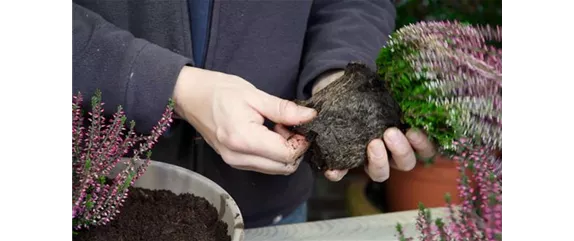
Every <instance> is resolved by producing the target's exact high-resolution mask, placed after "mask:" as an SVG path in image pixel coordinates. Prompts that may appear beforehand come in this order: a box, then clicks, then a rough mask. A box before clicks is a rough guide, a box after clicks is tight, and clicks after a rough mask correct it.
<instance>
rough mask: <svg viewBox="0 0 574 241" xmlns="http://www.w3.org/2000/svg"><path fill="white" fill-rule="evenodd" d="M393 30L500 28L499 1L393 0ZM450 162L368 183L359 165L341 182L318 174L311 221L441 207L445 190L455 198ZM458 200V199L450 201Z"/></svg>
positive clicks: (310, 201) (454, 176)
mask: <svg viewBox="0 0 574 241" xmlns="http://www.w3.org/2000/svg"><path fill="white" fill-rule="evenodd" d="M394 3H395V7H396V8H397V20H396V25H397V26H396V28H400V27H402V26H405V25H407V24H410V23H415V22H418V21H430V20H457V21H459V22H466V23H470V24H488V25H500V26H502V0H395V1H394ZM456 176H458V172H457V170H456V169H455V166H454V162H452V161H451V160H448V159H446V158H442V157H439V158H437V159H436V160H435V164H434V165H432V166H431V167H425V166H423V165H417V167H415V169H414V170H412V171H410V172H400V171H394V170H392V169H391V174H390V178H389V179H388V180H387V181H385V182H384V183H375V182H371V181H370V180H369V178H368V176H366V175H365V173H364V171H363V169H362V168H357V169H355V170H352V171H350V172H349V174H347V176H346V177H345V178H344V179H343V180H341V181H339V182H330V181H328V180H327V179H325V177H324V176H322V175H317V181H316V183H315V192H314V194H313V196H312V197H311V199H310V200H309V214H308V215H309V217H308V218H309V221H317V220H325V219H333V218H343V217H349V216H362V215H371V214H378V213H388V212H396V211H403V210H412V209H416V208H417V205H418V203H419V202H423V203H424V204H425V205H426V206H427V207H440V206H444V204H445V202H444V198H443V194H444V193H451V194H452V196H453V197H456V185H457V183H456ZM453 201H454V202H455V203H456V202H457V201H458V200H456V199H453Z"/></svg>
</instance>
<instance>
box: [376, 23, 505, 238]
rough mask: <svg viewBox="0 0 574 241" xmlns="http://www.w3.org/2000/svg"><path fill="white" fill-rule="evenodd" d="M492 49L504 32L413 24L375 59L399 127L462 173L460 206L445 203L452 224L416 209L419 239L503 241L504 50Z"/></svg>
mask: <svg viewBox="0 0 574 241" xmlns="http://www.w3.org/2000/svg"><path fill="white" fill-rule="evenodd" d="M490 42H502V27H498V26H497V27H490V26H472V25H469V24H462V23H458V22H419V23H417V24H411V25H408V26H405V27H402V28H400V29H398V30H397V31H395V33H393V34H392V35H391V37H390V39H389V41H388V44H387V46H386V47H385V48H383V50H382V51H381V54H380V56H379V59H378V60H377V62H378V66H379V70H378V73H379V75H380V76H381V78H382V79H384V80H385V82H386V83H387V85H388V86H387V87H388V89H389V90H390V91H391V93H392V95H393V98H394V99H395V100H396V101H397V102H398V103H399V105H400V106H401V110H402V111H403V116H402V121H403V122H404V123H406V124H407V125H409V126H411V127H418V128H422V129H423V130H424V131H425V132H426V134H427V135H428V136H429V138H431V140H432V141H433V142H435V143H437V144H438V147H439V151H440V152H441V153H442V154H445V155H447V156H449V157H451V158H452V159H453V160H455V161H457V164H458V166H459V171H460V173H461V179H460V180H458V181H459V196H460V197H461V199H462V200H463V203H462V204H461V205H460V206H457V207H455V206H454V205H452V204H451V203H450V197H447V198H446V199H447V208H448V210H449V215H450V217H449V218H446V219H444V220H442V219H437V220H434V221H433V219H432V217H431V215H430V212H429V211H428V209H427V208H425V207H424V206H421V207H420V213H419V218H418V220H417V229H418V230H419V232H420V236H419V239H420V240H449V241H450V240H456V241H458V240H488V241H490V240H501V239H502V155H501V154H500V153H501V150H502V49H498V48H496V47H494V46H492V45H491V44H490ZM467 169H468V170H471V171H472V176H470V177H468V176H466V175H465V171H466V170H467ZM475 189H476V190H475ZM439 195H440V194H439ZM397 231H398V236H399V238H400V239H401V240H409V238H405V234H404V233H403V231H402V229H399V228H397Z"/></svg>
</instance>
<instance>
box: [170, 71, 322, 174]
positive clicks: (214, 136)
mask: <svg viewBox="0 0 574 241" xmlns="http://www.w3.org/2000/svg"><path fill="white" fill-rule="evenodd" d="M173 99H174V102H175V112H176V113H177V114H178V115H179V116H180V117H182V118H183V119H185V120H187V121H188V122H189V123H190V124H191V125H192V126H193V127H195V129H196V130H197V131H198V132H199V133H200V134H201V135H202V136H203V138H204V139H205V141H206V142H207V143H208V144H209V145H210V146H211V147H212V148H213V149H214V150H215V151H216V152H217V153H218V154H220V155H221V156H222V158H223V160H224V161H225V162H226V163H227V164H229V165H231V166H233V167H235V168H237V169H241V170H251V171H256V172H261V173H266V174H275V175H276V174H283V175H288V174H291V173H293V172H294V171H295V170H296V169H297V167H298V165H299V162H300V157H302V156H303V154H304V153H305V151H307V149H308V147H309V143H308V142H307V141H306V140H305V137H303V136H301V135H294V134H293V133H291V132H289V131H288V130H287V129H286V128H285V127H284V126H292V125H297V124H301V123H305V122H308V121H311V120H312V119H313V118H315V116H316V115H317V113H316V111H315V110H314V109H310V108H306V107H303V106H298V105H296V104H295V103H294V102H291V101H288V100H284V99H280V98H277V97H275V96H272V95H269V94H267V93H265V92H263V91H261V90H259V89H257V88H255V86H253V85H252V84H251V83H249V82H247V81H246V80H244V79H242V78H240V77H238V76H234V75H229V74H224V73H221V72H215V71H209V70H203V69H199V68H193V67H184V68H183V69H182V71H181V72H180V75H179V77H178V80H177V82H176V85H175V88H174V94H173ZM265 117H266V118H268V119H269V120H271V121H273V122H275V123H277V124H278V125H276V127H275V132H274V131H271V130H269V129H268V128H267V127H266V126H264V125H263V122H264V118H265Z"/></svg>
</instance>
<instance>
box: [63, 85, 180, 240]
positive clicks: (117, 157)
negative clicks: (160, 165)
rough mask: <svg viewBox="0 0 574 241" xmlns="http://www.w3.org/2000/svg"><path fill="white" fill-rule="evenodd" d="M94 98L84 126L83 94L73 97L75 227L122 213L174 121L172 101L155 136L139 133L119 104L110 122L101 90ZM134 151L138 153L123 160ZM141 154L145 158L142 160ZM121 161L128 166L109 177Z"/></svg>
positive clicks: (95, 222) (154, 128)
mask: <svg viewBox="0 0 574 241" xmlns="http://www.w3.org/2000/svg"><path fill="white" fill-rule="evenodd" d="M91 100H92V101H91V102H92V103H91V104H92V111H91V112H89V113H88V114H89V119H88V120H89V125H88V126H87V130H86V129H85V128H84V125H83V124H84V116H83V114H82V108H81V104H82V95H81V93H78V95H77V96H73V101H72V171H73V176H72V182H73V184H72V223H73V229H75V230H78V229H80V228H88V227H90V226H97V225H105V224H106V223H108V222H110V221H111V220H112V219H113V218H114V217H115V215H117V214H118V213H119V210H120V207H121V206H122V203H123V202H124V200H125V199H126V198H127V196H128V188H129V187H130V186H131V185H133V184H134V182H135V181H136V180H137V179H138V178H139V177H140V176H141V175H143V174H144V172H145V171H146V168H147V166H148V165H149V162H150V159H149V157H150V156H151V151H149V150H150V149H151V148H152V147H153V145H154V144H155V143H156V142H157V140H158V138H159V137H160V136H161V135H162V134H163V132H164V131H165V130H166V129H167V128H168V127H169V126H170V123H171V122H172V111H173V102H172V101H171V100H170V101H169V105H168V106H167V108H166V110H165V112H164V113H163V115H162V117H161V119H160V120H159V122H158V123H157V125H156V126H155V127H153V129H152V131H151V134H150V135H149V136H143V135H136V133H135V131H134V126H135V122H134V121H131V122H130V125H129V130H127V132H126V128H125V124H126V123H125V122H126V116H125V114H124V112H123V109H122V107H121V106H119V107H118V109H117V111H116V112H115V114H114V115H113V117H112V118H111V119H110V120H109V121H108V122H106V120H105V118H104V116H103V113H104V109H103V105H104V104H103V103H102V102H101V92H100V91H96V93H95V95H94V96H93V97H92V99H91ZM130 150H133V154H134V157H132V158H131V159H129V160H128V161H125V162H124V161H122V157H124V155H126V154H127V153H128V151H130ZM143 153H146V155H147V158H146V159H145V160H143V162H141V161H142V160H141V157H140V155H141V154H143ZM118 164H126V165H125V168H123V169H122V170H120V172H119V174H117V175H116V176H115V177H113V178H111V179H107V177H108V175H109V174H110V171H112V169H113V168H115V167H116V166H117V165H118Z"/></svg>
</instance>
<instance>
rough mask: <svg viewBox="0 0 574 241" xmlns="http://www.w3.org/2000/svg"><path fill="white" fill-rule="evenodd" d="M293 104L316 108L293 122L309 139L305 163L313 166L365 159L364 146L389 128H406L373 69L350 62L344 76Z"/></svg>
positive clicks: (351, 164) (327, 166) (347, 164)
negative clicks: (306, 119)
mask: <svg viewBox="0 0 574 241" xmlns="http://www.w3.org/2000/svg"><path fill="white" fill-rule="evenodd" d="M296 102H297V103H298V104H300V105H303V106H307V107H310V108H313V109H315V110H317V112H318V116H317V117H316V118H315V119H314V120H313V121H312V122H310V123H306V124H302V125H299V126H295V127H293V130H294V131H295V132H297V133H299V134H302V135H304V136H306V137H307V139H308V140H309V141H310V142H311V147H310V148H309V151H308V153H309V154H310V155H311V158H310V162H311V164H312V165H313V166H315V167H316V168H317V169H318V170H320V171H324V170H332V169H339V170H342V169H351V168H355V167H358V166H360V165H362V164H364V163H365V162H366V161H367V145H368V143H369V142H370V141H371V140H373V139H376V138H382V137H383V133H384V131H385V130H386V129H387V128H389V127H398V128H399V129H401V130H403V131H405V129H406V126H405V125H403V124H402V123H401V116H402V113H401V109H400V106H399V104H398V103H397V102H396V101H395V100H394V99H393V97H392V96H391V93H390V92H389V91H388V89H387V88H386V86H385V82H384V81H382V80H380V79H379V76H378V75H377V73H376V72H374V71H372V70H371V69H369V68H368V67H367V66H366V65H364V64H361V63H350V64H348V65H347V67H346V69H345V73H344V75H343V76H342V77H341V78H339V79H338V80H336V81H334V82H333V83H331V84H329V85H328V86H327V87H325V88H324V89H322V90H321V91H319V92H318V93H316V94H315V95H314V96H313V97H312V98H310V99H309V100H306V101H296Z"/></svg>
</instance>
